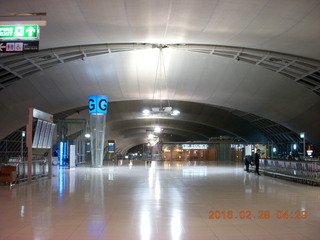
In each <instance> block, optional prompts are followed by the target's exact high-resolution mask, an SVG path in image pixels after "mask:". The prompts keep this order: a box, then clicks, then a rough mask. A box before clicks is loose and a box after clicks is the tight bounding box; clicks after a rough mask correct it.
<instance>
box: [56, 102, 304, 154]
mask: <svg viewBox="0 0 320 240" xmlns="http://www.w3.org/2000/svg"><path fill="white" fill-rule="evenodd" d="M149 104H150V101H149V102H148V101H123V102H111V103H110V104H109V113H108V116H107V129H108V130H107V138H108V139H113V140H114V139H117V142H118V144H119V145H118V144H117V146H118V147H119V148H120V149H122V150H123V148H127V147H128V146H130V147H133V146H136V145H138V144H141V143H144V142H146V137H147V130H151V129H152V127H153V126H154V125H155V123H156V122H158V123H159V125H160V126H163V127H164V128H165V131H164V132H165V133H168V134H169V133H170V134H173V135H175V136H176V135H179V136H182V137H186V138H189V139H193V140H201V139H203V140H208V139H209V138H211V137H219V136H221V135H228V136H231V137H233V138H239V139H241V138H242V139H243V140H245V141H269V142H274V143H275V144H277V145H282V144H287V143H292V142H299V141H300V138H299V135H298V134H297V133H295V132H293V131H292V130H289V129H288V128H286V127H284V126H282V125H280V124H277V123H275V122H273V121H271V120H268V119H265V118H262V117H259V116H256V115H254V114H250V113H246V112H242V111H239V110H235V109H229V108H225V107H218V106H209V105H203V104H199V103H190V102H177V101H172V104H173V105H174V106H178V107H179V109H180V110H181V111H182V113H183V112H186V111H189V113H188V114H184V116H182V117H181V119H179V118H178V119H175V120H174V119H162V120H160V121H159V120H155V119H154V120H152V119H145V118H142V115H141V110H142V109H143V107H145V106H148V105H149ZM119 109H121V112H119ZM86 110H87V106H83V107H79V108H75V109H71V110H68V111H65V112H61V113H58V114H55V115H54V118H55V119H63V118H74V117H80V118H88V114H87V111H86ZM139 110H140V112H139ZM79 112H81V114H80V115H79ZM200 112H201V114H200ZM203 113H206V114H205V115H203ZM138 116H139V118H138ZM195 116H197V121H198V123H197V124H196V123H192V122H187V121H190V120H191V119H194V117H195ZM200 116H201V117H200ZM227 116H228V118H229V120H227V119H228V118H227ZM215 118H216V119H215ZM239 119H242V121H240V122H239ZM219 121H220V122H222V123H223V125H221V126H220V127H219V128H221V127H222V128H225V130H229V131H230V130H231V131H236V130H238V131H239V129H241V130H243V131H242V132H238V133H236V134H235V132H223V131H217V129H216V128H217V126H218V125H216V124H218V123H219ZM210 124H211V125H210ZM183 125H186V126H187V127H188V129H189V130H190V131H189V133H188V131H184V130H183V129H184V128H185V127H183ZM230 125H234V128H230ZM248 126H251V127H248ZM232 129H233V130H232ZM257 130H258V131H259V132H260V134H261V136H264V137H265V139H263V138H261V137H260V138H259V137H258V136H259V134H258V133H257ZM245 133H246V134H248V133H251V134H252V136H254V137H252V136H251V137H250V136H249V135H244V134H245ZM199 134H200V135H199ZM197 136H198V137H197ZM203 136H204V138H203ZM121 146H122V147H121Z"/></svg>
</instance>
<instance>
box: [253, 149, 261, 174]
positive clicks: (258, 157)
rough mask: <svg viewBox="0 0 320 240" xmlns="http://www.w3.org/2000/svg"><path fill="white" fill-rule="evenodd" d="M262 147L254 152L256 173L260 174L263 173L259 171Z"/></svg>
mask: <svg viewBox="0 0 320 240" xmlns="http://www.w3.org/2000/svg"><path fill="white" fill-rule="evenodd" d="M259 160H260V149H257V152H256V153H255V154H254V164H255V165H256V173H257V174H258V175H261V174H260V173H259V163H260V161H259Z"/></svg>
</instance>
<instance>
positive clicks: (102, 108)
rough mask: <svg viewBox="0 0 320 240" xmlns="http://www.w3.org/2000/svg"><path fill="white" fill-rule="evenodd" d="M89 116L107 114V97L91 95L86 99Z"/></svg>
mask: <svg viewBox="0 0 320 240" xmlns="http://www.w3.org/2000/svg"><path fill="white" fill-rule="evenodd" d="M88 106H89V113H90V114H107V109H108V97H107V96H102V95H91V96H89V97H88Z"/></svg>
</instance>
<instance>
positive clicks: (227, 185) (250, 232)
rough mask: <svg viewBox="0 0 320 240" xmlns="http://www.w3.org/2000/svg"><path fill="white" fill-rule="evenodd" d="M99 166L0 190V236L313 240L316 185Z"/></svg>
mask: <svg viewBox="0 0 320 240" xmlns="http://www.w3.org/2000/svg"><path fill="white" fill-rule="evenodd" d="M107 165H108V166H105V167H103V168H101V169H94V168H90V167H78V168H76V169H72V170H68V169H58V168H55V169H54V177H53V178H52V179H51V180H41V181H38V182H34V183H32V184H29V185H28V184H20V185H16V186H14V187H13V188H12V189H10V187H9V186H8V185H6V186H5V185H1V186H0V239H8V240H13V239H23V240H27V239H39V240H40V239H41V240H42V239H59V240H63V239H68V240H69V239H74V240H81V239H116V240H122V239H124V240H127V239H143V240H148V239H150V240H151V239H152V240H153V239H155V240H157V239H195V240H205V239H212V240H215V239H219V240H227V239H236V240H239V239H240V240H241V239H252V240H260V239H267V240H270V239H279V240H283V239H290V240H300V239H304V240H308V239H314V240H315V239H317V240H318V239H320V188H319V187H313V186H307V185H303V184H299V183H294V182H290V181H285V180H280V179H274V178H271V177H268V176H263V175H262V176H257V175H255V174H253V173H246V172H244V171H243V166H242V165H241V166H236V165H234V164H224V165H223V164H216V163H215V162H209V163H205V162H173V161H172V162H152V164H151V165H145V163H144V162H141V161H132V162H129V161H119V163H117V165H113V163H110V162H109V163H107ZM211 218H212V219H211Z"/></svg>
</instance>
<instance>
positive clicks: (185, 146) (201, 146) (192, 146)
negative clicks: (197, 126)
mask: <svg viewBox="0 0 320 240" xmlns="http://www.w3.org/2000/svg"><path fill="white" fill-rule="evenodd" d="M182 149H185V150H187V149H208V144H182Z"/></svg>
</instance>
